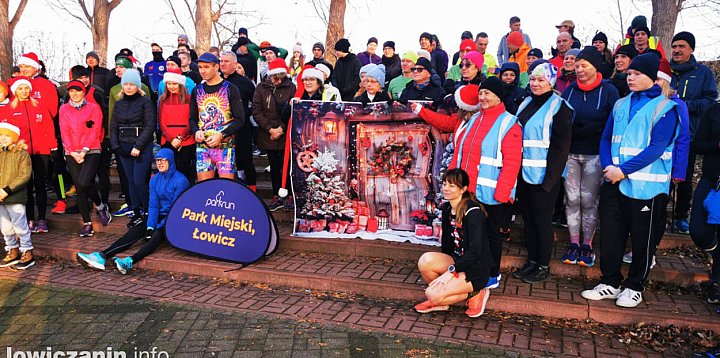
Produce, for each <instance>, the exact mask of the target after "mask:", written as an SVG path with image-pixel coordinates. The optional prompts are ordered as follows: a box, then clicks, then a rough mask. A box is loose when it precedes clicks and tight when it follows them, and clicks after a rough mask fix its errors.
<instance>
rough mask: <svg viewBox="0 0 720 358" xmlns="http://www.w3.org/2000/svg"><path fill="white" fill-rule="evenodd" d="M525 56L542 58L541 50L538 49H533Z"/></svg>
mask: <svg viewBox="0 0 720 358" xmlns="http://www.w3.org/2000/svg"><path fill="white" fill-rule="evenodd" d="M527 55H528V56H535V57H537V58H543V53H542V50H541V49H539V48H534V49H532V50H530V52H528V54H527Z"/></svg>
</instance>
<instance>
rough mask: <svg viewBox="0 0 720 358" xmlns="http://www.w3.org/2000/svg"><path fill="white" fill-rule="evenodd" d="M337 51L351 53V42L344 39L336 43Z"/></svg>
mask: <svg viewBox="0 0 720 358" xmlns="http://www.w3.org/2000/svg"><path fill="white" fill-rule="evenodd" d="M335 50H336V51H340V52H345V53H350V41H348V39H345V38H342V39H340V40H338V41H337V42H336V43H335Z"/></svg>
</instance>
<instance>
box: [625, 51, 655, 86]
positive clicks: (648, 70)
mask: <svg viewBox="0 0 720 358" xmlns="http://www.w3.org/2000/svg"><path fill="white" fill-rule="evenodd" d="M659 68H660V58H659V57H657V55H655V54H653V53H645V54H642V55H640V56H638V57H635V58H633V60H632V62H630V66H629V67H628V70H635V71H640V72H642V73H643V74H644V75H645V76H648V77H650V79H651V80H653V82H655V80H657V73H658V69H659Z"/></svg>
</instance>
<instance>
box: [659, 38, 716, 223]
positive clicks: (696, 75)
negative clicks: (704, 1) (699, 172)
mask: <svg viewBox="0 0 720 358" xmlns="http://www.w3.org/2000/svg"><path fill="white" fill-rule="evenodd" d="M671 46H672V47H671V48H672V59H671V61H670V67H671V68H672V81H671V82H670V86H671V87H672V88H674V89H676V90H677V94H678V96H680V99H682V100H683V101H685V103H686V104H687V107H688V111H689V112H690V140H693V139H694V138H695V131H696V130H697V128H698V126H699V124H700V118H702V116H703V115H704V114H705V112H706V111H707V109H708V108H710V106H712V105H713V104H714V103H715V101H716V99H717V97H718V91H717V84H716V83H715V76H714V75H713V73H712V71H711V70H710V68H708V67H707V66H705V65H703V64H701V63H699V62H697V61H696V60H695V56H694V55H693V52H695V36H693V34H691V33H689V32H686V31H683V32H679V33H677V34H676V35H675V36H673V39H672V43H671ZM694 172H695V151H694V150H692V149H690V154H689V155H688V166H687V173H686V174H685V178H686V180H685V181H683V182H680V183H679V184H678V185H677V206H676V207H675V216H674V219H675V220H673V226H674V227H675V229H676V230H677V231H678V232H679V233H681V234H690V225H688V221H687V218H688V213H689V212H690V199H691V198H692V191H693V189H692V180H691V179H692V177H693V173H694Z"/></svg>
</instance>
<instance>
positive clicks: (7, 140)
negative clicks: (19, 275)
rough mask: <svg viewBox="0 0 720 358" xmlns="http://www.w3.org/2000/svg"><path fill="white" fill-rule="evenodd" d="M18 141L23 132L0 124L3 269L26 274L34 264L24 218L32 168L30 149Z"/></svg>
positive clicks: (0, 200)
mask: <svg viewBox="0 0 720 358" xmlns="http://www.w3.org/2000/svg"><path fill="white" fill-rule="evenodd" d="M19 138H20V128H18V127H16V126H14V125H12V124H10V123H0V231H2V235H3V237H4V238H5V251H7V254H6V255H5V258H4V259H3V260H2V262H0V267H12V268H14V269H17V270H25V269H27V268H29V267H30V266H32V265H34V264H35V259H33V255H32V250H33V246H32V241H30V229H29V228H28V224H27V217H26V216H25V202H26V201H27V185H28V182H30V173H31V172H32V164H31V163H30V155H29V154H28V152H27V150H26V149H27V146H26V145H25V142H24V141H22V140H20V141H18V139H19ZM18 238H20V243H19V244H18Z"/></svg>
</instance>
